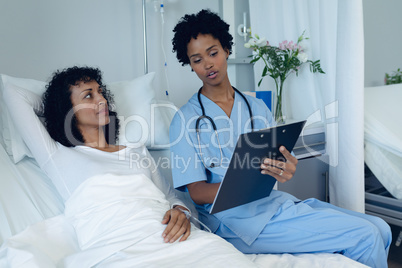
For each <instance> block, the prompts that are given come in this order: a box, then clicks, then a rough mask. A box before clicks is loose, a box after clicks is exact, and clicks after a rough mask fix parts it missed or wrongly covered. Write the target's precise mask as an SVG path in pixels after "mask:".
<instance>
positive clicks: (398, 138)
mask: <svg viewBox="0 0 402 268" xmlns="http://www.w3.org/2000/svg"><path fill="white" fill-rule="evenodd" d="M401 100H402V84H396V85H388V86H380V87H368V88H365V109H364V135H365V161H366V164H367V165H368V167H369V168H370V170H371V171H372V172H373V174H374V175H375V176H376V177H377V179H378V180H379V181H380V182H381V184H382V185H383V186H384V187H385V188H386V189H387V190H388V191H389V192H390V193H391V194H392V195H393V196H394V197H396V198H398V199H402V124H401V123H400V120H401V117H402V106H401V105H400V101H401Z"/></svg>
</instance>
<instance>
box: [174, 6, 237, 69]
mask: <svg viewBox="0 0 402 268" xmlns="http://www.w3.org/2000/svg"><path fill="white" fill-rule="evenodd" d="M173 32H174V37H173V39H172V44H173V52H176V53H177V54H176V57H177V59H178V60H179V62H181V64H182V65H183V66H184V65H186V64H190V59H189V58H188V56H187V44H188V43H189V42H190V40H191V38H194V39H197V36H198V34H210V35H212V36H213V37H214V38H216V39H218V40H219V42H220V43H221V45H222V47H223V48H225V49H228V50H229V54H231V53H232V45H233V41H232V40H233V37H232V35H231V34H230V33H229V24H227V23H226V22H225V21H223V20H222V19H221V18H220V17H219V16H218V15H217V14H216V13H213V12H211V11H210V10H208V9H203V10H201V11H200V12H198V13H197V14H191V15H188V14H187V15H185V16H184V17H182V18H181V19H180V21H179V22H178V23H177V25H176V26H175V27H174V29H173Z"/></svg>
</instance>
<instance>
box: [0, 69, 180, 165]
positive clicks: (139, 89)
mask: <svg viewBox="0 0 402 268" xmlns="http://www.w3.org/2000/svg"><path fill="white" fill-rule="evenodd" d="M154 77H155V73H148V74H146V75H143V76H140V77H138V78H135V79H133V80H128V81H122V82H115V83H109V84H106V86H107V88H108V89H109V90H110V91H111V92H112V93H113V95H114V98H115V105H116V109H115V110H116V112H117V114H118V117H119V119H120V127H121V128H120V135H119V137H118V139H119V141H118V143H119V144H122V145H129V144H133V143H134V144H145V145H146V146H147V148H149V149H166V148H169V125H170V122H171V120H172V118H173V115H174V113H175V112H176V111H177V108H176V107H175V106H174V105H173V104H172V103H170V102H167V101H158V100H157V99H156V98H155V95H156V94H155V90H154V88H153V86H152V82H153V80H154ZM46 84H47V83H46V82H43V81H37V80H33V79H25V78H16V77H11V76H8V75H5V74H1V75H0V113H1V115H0V127H1V129H0V138H1V143H2V145H3V146H4V148H5V149H6V151H7V153H8V154H9V155H10V156H11V157H12V159H13V161H14V163H18V162H19V161H20V160H21V159H23V158H24V157H25V156H28V157H32V154H31V152H30V150H29V149H28V147H27V146H26V145H25V143H24V141H23V140H22V138H21V136H20V135H19V133H18V131H17V130H16V128H15V126H14V124H13V122H12V120H11V118H10V115H9V114H8V111H7V109H6V108H5V105H4V99H3V90H4V88H6V87H9V86H12V85H15V86H18V87H21V88H24V89H26V90H29V91H31V92H33V93H35V94H37V95H38V98H41V97H42V95H43V93H44V92H45V88H46ZM112 108H113V107H112Z"/></svg>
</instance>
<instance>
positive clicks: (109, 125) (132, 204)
mask: <svg viewBox="0 0 402 268" xmlns="http://www.w3.org/2000/svg"><path fill="white" fill-rule="evenodd" d="M4 97H5V100H6V103H7V106H8V109H9V111H10V114H11V116H12V118H13V121H14V122H15V123H16V125H17V128H18V130H19V131H20V133H21V135H22V136H23V139H24V141H25V143H26V144H27V145H28V147H29V149H30V150H31V152H32V154H33V156H34V157H35V159H36V160H37V162H38V164H39V166H40V167H41V168H42V169H43V170H44V171H45V172H46V173H47V174H48V176H49V177H50V178H51V180H52V181H53V183H54V185H55V187H56V188H57V190H58V192H59V193H60V195H61V196H62V198H63V199H64V201H67V202H66V215H67V214H68V215H70V216H71V217H70V218H71V221H72V223H73V225H74V227H76V233H77V237H78V240H79V243H80V246H81V249H83V250H84V249H91V246H92V247H95V249H92V255H91V256H92V257H94V255H97V256H95V259H96V260H95V261H94V262H95V263H97V262H100V261H102V263H103V264H105V263H107V262H108V261H116V258H117V259H119V257H121V258H123V259H124V258H125V257H124V256H127V254H126V255H124V254H122V253H120V254H118V255H116V254H114V253H115V252H116V251H118V250H120V249H121V250H123V249H124V250H126V251H127V250H128V249H127V248H129V249H130V247H128V245H131V244H130V243H131V241H128V242H126V240H127V239H128V237H132V240H135V241H137V242H139V244H138V245H139V246H138V245H137V247H133V246H132V247H131V251H132V252H134V253H141V255H142V256H144V260H143V262H145V263H146V262H147V261H148V262H151V263H152V258H153V256H154V255H152V254H154V251H157V250H159V251H160V253H159V257H160V256H163V255H161V254H162V252H163V250H165V251H167V252H168V255H169V256H170V257H171V258H173V259H174V260H170V261H172V262H173V263H175V262H174V261H175V260H176V258H177V256H179V255H181V254H184V255H186V254H187V255H188V254H189V253H191V252H189V251H191V250H192V244H191V243H192V242H191V241H194V240H195V241H197V238H201V239H202V238H203V237H205V236H207V237H208V238H207V240H209V241H208V243H212V245H215V246H216V247H217V248H221V249H223V254H227V257H228V258H231V257H234V256H237V257H238V258H240V260H241V261H243V264H244V265H249V264H250V263H249V261H248V259H246V258H245V257H244V256H243V254H241V253H240V252H238V251H237V250H236V249H235V248H233V247H232V246H231V245H230V244H228V243H227V242H225V241H224V240H222V239H220V238H219V237H217V236H214V235H212V234H207V233H205V232H202V231H199V230H195V231H194V232H193V234H192V236H191V237H192V238H193V239H189V240H190V241H189V240H187V239H188V238H189V236H190V230H191V224H190V222H189V220H188V218H187V217H186V216H188V215H186V213H185V212H186V211H187V208H186V207H185V206H184V204H183V203H182V202H181V201H180V200H179V199H178V198H177V197H176V196H175V194H174V190H173V189H172V188H171V187H170V186H169V185H168V183H166V181H165V180H164V178H163V177H162V176H161V174H160V172H159V171H158V169H157V168H156V167H155V162H154V161H153V159H152V157H151V156H150V154H149V152H148V150H147V149H146V148H145V147H144V146H139V147H138V146H137V148H130V147H125V146H120V145H115V141H116V137H117V133H118V127H119V121H118V119H117V115H116V113H115V112H113V111H111V110H110V107H111V106H112V104H113V103H112V98H111V94H110V93H109V91H108V90H107V89H106V87H105V85H104V84H103V82H102V76H101V72H100V71H99V70H98V69H94V68H88V67H72V68H68V69H65V70H62V71H57V72H55V73H54V75H53V78H52V79H51V81H50V83H49V84H48V86H47V90H46V92H45V94H44V117H45V125H46V129H45V128H44V126H43V125H42V123H41V122H40V120H39V118H38V117H37V116H36V114H35V113H34V112H33V110H35V111H37V112H38V111H39V110H40V109H41V108H42V106H41V104H42V101H41V100H40V98H39V99H38V98H37V97H35V95H34V94H32V93H30V92H28V91H26V90H23V89H21V88H17V87H16V88H14V89H7V90H6V91H5V92H4ZM133 155H134V157H133ZM132 159H136V160H137V161H138V163H143V164H137V165H135V164H134V165H133V163H132ZM105 174H113V177H110V176H109V177H107V176H106V177H101V178H99V175H105ZM133 175H135V176H133ZM130 176H133V177H130ZM93 178H96V179H93ZM105 178H106V179H105ZM109 178H112V181H110V179H109ZM96 180H100V181H101V180H104V181H106V184H105V185H107V187H106V191H105V192H102V194H101V196H99V194H95V195H94V196H93V197H92V196H91V194H92V193H97V192H96V191H98V189H97V187H98V186H99V185H98V186H97V187H95V188H93V189H92V191H93V192H91V191H89V192H88V191H86V190H85V186H86V185H93V184H94V183H98V182H97V181H96ZM108 180H109V181H108ZM94 181H95V182H94ZM102 183H104V182H103V181H102ZM119 183H120V184H123V185H126V184H127V185H128V186H127V187H124V189H123V193H122V194H121V195H122V200H123V201H121V200H119V206H118V207H115V205H116V204H115V202H114V201H115V200H114V199H113V198H114V197H113V196H111V195H114V193H115V192H113V191H114V190H115V189H116V187H115V186H116V185H118V184H119ZM155 186H156V187H155ZM130 187H131V188H130ZM98 188H99V187H98ZM100 188H101V187H100ZM144 188H145V190H144V191H142V192H138V193H139V194H138V195H140V196H136V195H137V192H135V194H133V193H125V192H124V191H125V190H127V189H133V191H137V190H138V189H144ZM118 189H119V188H118ZM119 191H120V190H119ZM138 191H139V190H138ZM77 192H78V194H77ZM118 194H120V193H118ZM143 195H145V197H144V196H143ZM73 197H74V198H73ZM108 198H109V199H111V200H112V203H111V204H107V205H106V206H103V203H102V202H104V199H105V200H109V199H108ZM130 198H131V199H130ZM71 199H73V200H71ZM95 200H96V202H98V203H97V204H96V206H97V207H96V209H93V207H94V204H95ZM132 200H134V201H132ZM81 202H82V203H81ZM150 203H151V204H152V205H149V204H150ZM127 204H128V205H127ZM127 206H129V211H130V213H121V211H125V210H123V209H125V208H127ZM146 206H149V207H146ZM170 206H171V207H170ZM98 208H99V209H98ZM100 208H102V209H101V210H104V211H108V212H110V214H111V216H109V215H103V214H100V217H99V215H98V214H96V213H99V210H100ZM110 208H113V209H110ZM75 209H77V210H78V211H79V212H76V211H74V210H75ZM91 209H92V210H91ZM81 210H82V211H81ZM166 210H167V211H166ZM89 211H91V213H92V214H89V215H87V214H88V212H89ZM131 213H132V215H131ZM108 214H109V213H108ZM119 214H127V215H120V216H123V217H124V220H123V221H120V220H118V221H117V223H116V224H118V225H120V224H121V225H122V226H123V227H122V229H124V230H131V229H127V228H137V229H138V230H137V229H136V230H137V231H138V232H132V231H128V232H126V233H124V235H121V233H120V232H122V231H124V230H121V229H117V228H116V227H115V226H111V227H110V229H108V228H109V227H106V226H108V225H107V224H108V223H107V222H105V224H104V225H102V224H103V223H102V224H98V222H93V221H94V219H98V218H97V217H99V220H100V221H101V222H103V221H102V220H103V216H105V217H110V221H109V223H110V222H113V220H114V219H115V218H116V217H117V216H119ZM147 215H148V216H147ZM133 219H134V220H133ZM88 220H89V221H91V220H92V223H93V224H94V227H93V226H91V225H90V226H89V227H87V226H88V224H87V222H88ZM149 221H151V223H149ZM83 222H85V224H82V223H83ZM126 223H128V224H126ZM144 223H145V224H144ZM124 224H126V225H124ZM141 224H144V225H143V227H141V226H142V225H141ZM166 224H167V226H166V228H165V227H164V225H166ZM97 225H101V226H97ZM156 231H157V232H156ZM148 232H149V235H147V234H148ZM95 233H96V235H100V236H102V237H101V238H98V237H96V235H94V234H95ZM118 234H120V236H119V235H118ZM90 235H93V237H89V236H90ZM147 236H148V237H147ZM156 236H157V237H156ZM149 237H152V239H151V240H149V239H150V238H149ZM179 238H180V239H179ZM178 239H179V241H180V242H182V241H185V240H187V241H185V242H183V243H174V244H173V245H172V244H170V243H173V242H175V241H177V240H178ZM155 241H156V242H155ZM163 241H164V242H168V243H163ZM188 241H189V242H188ZM204 242H205V241H204ZM127 243H128V244H127ZM186 243H190V244H186ZM200 243H201V244H202V241H200ZM150 244H151V245H154V246H152V247H150V248H149V250H147V247H146V245H150ZM113 245H115V246H113ZM144 245H145V246H144ZM103 246H105V247H106V248H107V250H109V251H108V252H109V253H110V252H111V253H110V255H113V254H114V255H113V256H112V257H111V258H109V259H108V258H107V255H105V251H102V253H100V254H93V252H94V251H93V250H99V248H102V247H103ZM111 247H113V249H111ZM175 248H176V249H177V250H176V251H175V252H176V255H174V254H172V252H171V250H173V249H175ZM170 249H171V250H170ZM104 250H106V249H104ZM128 251H130V250H128ZM126 253H127V252H126ZM147 254H148V255H147ZM135 255H137V254H135ZM116 256H117V257H116ZM145 256H148V258H145ZM149 256H150V257H149ZM197 257H198V256H197ZM195 258H196V257H194V258H192V259H191V262H190V263H192V261H194V260H195ZM84 259H88V258H84ZM145 259H146V260H145ZM136 261H138V256H137V259H136ZM168 261H169V260H166V265H168V266H169V262H168ZM182 261H183V262H182V263H183V264H184V263H185V260H183V259H182ZM203 261H206V263H208V258H204V260H203ZM226 261H227V260H226ZM241 261H240V262H241ZM119 263H120V264H121V265H123V262H122V260H119ZM92 264H94V263H92ZM92 264H91V265H92ZM134 264H135V263H134V262H132V261H129V263H128V264H127V265H129V266H130V265H134ZM123 266H124V265H123ZM121 267H122V266H121Z"/></svg>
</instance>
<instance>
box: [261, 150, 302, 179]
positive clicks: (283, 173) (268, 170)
mask: <svg viewBox="0 0 402 268" xmlns="http://www.w3.org/2000/svg"><path fill="white" fill-rule="evenodd" d="M279 150H280V152H281V153H282V154H283V156H284V157H285V159H286V161H285V162H283V161H280V160H274V159H269V158H266V159H264V162H263V163H262V164H261V169H262V170H261V173H262V174H267V175H271V176H272V177H274V178H275V179H276V180H277V181H279V182H282V183H283V182H286V181H289V180H290V179H292V177H293V175H294V174H295V172H296V166H297V162H298V160H297V158H296V157H294V156H293V155H292V154H291V153H290V152H289V151H288V150H286V148H285V147H284V146H281V147H280V148H279Z"/></svg>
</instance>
